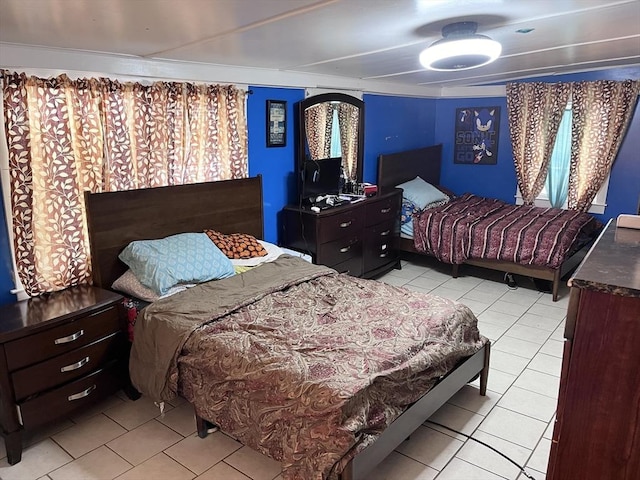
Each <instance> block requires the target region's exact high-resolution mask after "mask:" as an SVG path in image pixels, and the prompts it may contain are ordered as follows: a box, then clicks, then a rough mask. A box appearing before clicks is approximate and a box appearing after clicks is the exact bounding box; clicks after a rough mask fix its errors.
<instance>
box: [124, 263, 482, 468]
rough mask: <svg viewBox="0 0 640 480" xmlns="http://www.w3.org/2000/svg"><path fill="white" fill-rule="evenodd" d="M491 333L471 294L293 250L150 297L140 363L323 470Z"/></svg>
mask: <svg viewBox="0 0 640 480" xmlns="http://www.w3.org/2000/svg"><path fill="white" fill-rule="evenodd" d="M207 312H208V313H207ZM194 319H195V320H194ZM176 339H177V340H176ZM485 343H486V339H485V338H484V337H482V336H480V334H479V332H478V329H477V323H476V318H475V316H474V315H473V313H472V312H471V311H470V310H469V308H467V307H466V306H464V305H462V304H459V303H456V302H453V301H450V300H447V299H444V298H440V297H436V296H432V295H427V294H422V293H417V292H413V291H409V290H405V289H402V288H398V287H393V286H390V285H386V284H384V283H380V282H376V281H374V280H364V279H358V278H354V277H350V276H347V275H339V274H337V273H336V272H335V271H333V270H331V269H328V268H326V267H321V266H316V265H311V264H309V263H307V262H305V261H303V260H300V259H298V258H294V257H288V256H285V257H281V258H280V259H278V260H276V261H275V262H273V263H269V264H265V265H262V266H260V267H258V268H255V269H252V270H250V271H248V272H245V273H243V274H242V275H236V276H235V277H231V278H229V279H225V280H221V281H216V282H208V283H206V284H202V285H200V286H197V287H194V288H192V289H189V290H187V291H185V292H182V293H179V294H177V295H175V296H172V297H169V298H166V299H163V300H159V301H157V302H154V303H153V304H151V305H150V306H148V307H147V308H145V309H144V310H143V311H142V312H141V316H140V318H139V319H138V322H137V323H136V326H135V337H134V343H133V348H132V356H131V364H130V367H131V368H130V370H131V374H132V380H133V382H134V385H136V387H138V388H139V389H140V390H141V391H142V392H143V393H145V394H147V395H150V396H151V397H152V398H155V399H158V400H163V399H169V398H171V396H173V395H175V394H177V393H179V394H181V395H182V396H184V397H185V398H186V399H187V400H189V401H190V402H192V403H193V404H194V406H195V408H196V411H197V412H198V414H199V415H200V416H202V417H203V418H206V419H208V420H211V421H213V422H215V423H216V424H218V425H220V427H221V428H222V430H223V431H225V432H226V433H228V434H230V435H231V436H233V437H235V438H237V439H238V440H240V441H241V442H243V443H244V444H245V445H248V446H250V447H252V448H254V449H256V450H258V451H260V452H262V453H264V454H266V455H268V456H270V457H272V458H274V459H276V460H278V461H280V462H281V463H282V465H283V477H284V479H286V480H321V479H326V478H331V477H335V476H336V475H337V473H338V472H339V470H340V468H342V466H343V463H344V461H346V460H348V459H349V458H350V457H349V455H353V454H354V453H356V452H357V451H359V449H361V448H363V446H366V445H367V444H369V443H370V442H371V441H372V440H373V439H374V438H375V437H376V436H377V435H379V433H380V432H381V431H382V430H383V429H384V428H385V427H386V426H387V425H388V424H389V423H390V422H391V421H392V420H393V419H395V418H396V417H397V416H398V415H399V414H400V413H401V412H402V411H403V410H404V409H405V408H406V407H407V406H408V405H409V404H411V403H413V402H415V401H416V400H417V399H418V398H420V397H421V396H422V395H423V394H424V392H426V391H427V390H429V389H430V388H431V387H432V386H433V385H434V384H435V382H436V381H437V380H438V379H439V378H440V377H441V376H443V375H444V374H445V373H446V372H448V371H450V370H451V369H452V368H453V367H455V366H456V364H457V363H459V361H460V360H461V359H463V358H465V357H468V356H470V355H472V354H474V353H475V352H477V351H478V350H480V349H481V348H482V346H483V345H484V344H485ZM158 366H161V368H158ZM341 459H343V462H342V463H340V460H341Z"/></svg>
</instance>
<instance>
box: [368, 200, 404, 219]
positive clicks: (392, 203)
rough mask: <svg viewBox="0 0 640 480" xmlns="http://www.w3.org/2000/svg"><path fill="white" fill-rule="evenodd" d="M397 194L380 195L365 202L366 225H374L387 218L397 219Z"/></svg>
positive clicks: (398, 211)
mask: <svg viewBox="0 0 640 480" xmlns="http://www.w3.org/2000/svg"><path fill="white" fill-rule="evenodd" d="M399 198H400V196H399V195H390V196H385V197H381V198H380V199H378V200H370V201H367V202H365V208H366V211H365V215H366V226H370V225H375V224H377V223H380V222H384V221H388V220H391V219H393V220H398V217H399V216H400V210H399V208H400V204H399Z"/></svg>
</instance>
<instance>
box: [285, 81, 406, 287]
mask: <svg viewBox="0 0 640 480" xmlns="http://www.w3.org/2000/svg"><path fill="white" fill-rule="evenodd" d="M364 108H365V106H364V102H363V101H362V100H360V99H359V98H356V97H353V96H351V95H347V94H344V93H325V94H320V95H314V96H311V97H308V98H306V99H304V100H302V101H300V102H298V103H297V104H296V121H295V123H296V158H295V173H296V177H297V182H296V184H297V189H298V191H297V195H296V197H297V198H298V203H297V204H294V205H288V206H286V207H285V208H284V210H283V212H282V215H281V234H282V236H281V243H282V245H283V246H285V247H287V248H291V249H294V250H298V251H301V252H304V253H308V254H310V255H311V257H312V259H313V261H314V263H317V264H323V265H327V266H330V267H332V268H335V269H336V270H338V271H339V272H342V273H349V274H350V275H354V276H362V277H367V278H372V277H376V276H379V275H381V274H383V273H385V272H387V271H389V270H391V269H393V268H398V267H399V257H398V254H397V252H396V249H395V245H396V242H397V239H398V238H399V231H400V227H399V218H400V208H401V202H402V193H401V191H400V190H397V191H391V192H388V193H385V194H384V195H377V196H373V197H368V198H365V197H356V196H353V197H349V198H347V197H345V195H344V194H345V193H348V194H351V193H353V192H354V190H356V188H355V187H354V186H357V185H360V184H362V178H363V166H364V165H363V157H364V155H363V154H364ZM337 159H341V160H337ZM336 164H338V165H339V166H340V167H341V168H336V167H335V165H336ZM327 200H329V204H327Z"/></svg>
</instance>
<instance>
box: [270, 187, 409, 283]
mask: <svg viewBox="0 0 640 480" xmlns="http://www.w3.org/2000/svg"><path fill="white" fill-rule="evenodd" d="M401 202H402V191H400V190H396V191H393V192H391V193H388V194H385V195H380V196H376V197H372V198H368V199H366V200H364V201H362V202H357V203H352V204H348V205H343V206H340V207H334V208H330V209H327V210H322V211H320V212H317V213H316V212H312V211H311V210H309V209H308V208H301V207H297V206H287V207H285V209H284V210H283V212H282V242H281V243H282V245H283V246H284V247H287V248H291V249H294V250H298V251H301V252H305V253H309V254H311V256H312V258H313V262H314V263H317V264H322V265H327V266H329V267H331V268H335V269H336V270H338V271H339V272H341V273H349V274H350V275H353V276H356V277H360V276H362V277H367V278H371V277H375V276H377V275H380V274H382V273H384V272H386V271H388V270H391V269H392V268H395V267H397V266H399V259H398V254H397V251H396V249H395V242H397V239H398V238H399V232H400V227H399V221H400V205H401Z"/></svg>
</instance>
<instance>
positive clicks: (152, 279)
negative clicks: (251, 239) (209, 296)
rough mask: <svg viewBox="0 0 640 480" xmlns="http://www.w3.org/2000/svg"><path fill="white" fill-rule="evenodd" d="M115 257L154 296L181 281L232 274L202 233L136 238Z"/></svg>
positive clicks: (204, 280)
mask: <svg viewBox="0 0 640 480" xmlns="http://www.w3.org/2000/svg"><path fill="white" fill-rule="evenodd" d="M118 257H119V258H120V260H122V261H123V262H124V263H125V264H127V265H128V266H129V268H130V269H131V270H132V271H133V273H134V275H135V276H136V277H137V278H138V280H140V283H142V284H143V285H144V286H145V287H148V288H150V289H152V290H153V291H154V292H156V293H157V294H158V295H164V294H166V293H167V292H168V291H169V289H170V288H171V287H173V286H174V285H178V284H181V283H202V282H207V281H209V280H217V279H221V278H227V277H230V276H232V275H235V272H234V271H233V265H232V264H231V260H229V259H228V258H227V257H226V256H225V255H224V254H223V253H222V252H221V251H220V249H219V248H217V247H216V246H215V245H214V244H213V243H211V242H210V241H209V239H208V238H207V236H206V235H205V234H204V233H179V234H177V235H172V236H170V237H166V238H162V239H159V240H137V241H135V242H131V243H130V244H129V245H127V247H126V248H125V249H124V250H123V251H122V252H121V253H120V255H119V256H118Z"/></svg>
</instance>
